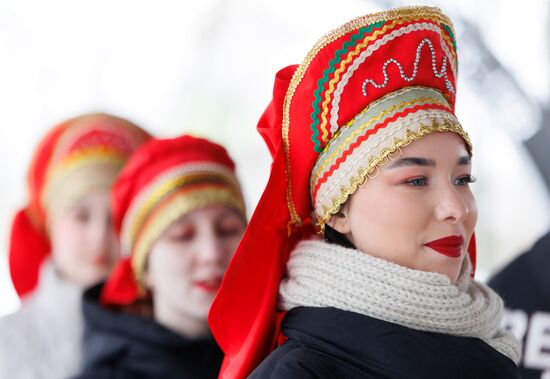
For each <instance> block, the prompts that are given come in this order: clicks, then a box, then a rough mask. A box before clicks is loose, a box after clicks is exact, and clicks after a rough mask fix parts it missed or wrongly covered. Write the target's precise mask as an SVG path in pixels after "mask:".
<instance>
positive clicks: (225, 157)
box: [101, 135, 246, 305]
mask: <svg viewBox="0 0 550 379" xmlns="http://www.w3.org/2000/svg"><path fill="white" fill-rule="evenodd" d="M112 203H113V220H114V225H115V229H116V231H117V233H118V235H119V236H120V239H121V243H122V254H123V258H122V259H121V260H120V262H119V263H118V264H117V266H116V267H115V269H114V270H113V272H112V274H111V276H110V277H109V279H108V280H107V283H106V284H105V286H104V288H103V292H102V294H101V302H102V303H103V304H117V305H126V304H131V303H132V302H134V301H135V300H137V299H138V298H140V297H142V296H144V295H145V291H144V288H143V285H142V284H143V283H142V282H141V277H142V275H143V272H144V270H145V265H146V261H147V255H148V253H149V250H150V248H151V247H152V244H153V243H154V242H155V241H156V239H157V238H159V237H160V235H161V234H162V233H163V231H164V230H166V228H167V227H168V226H170V225H171V224H172V223H173V222H175V221H176V220H177V219H179V218H180V217H182V216H183V215H184V214H186V213H187V212H190V211H192V210H194V209H197V208H203V207H208V206H214V205H224V206H228V207H231V208H234V209H235V210H236V211H237V212H239V214H241V215H242V216H243V219H244V218H245V217H246V213H245V206H244V200H243V197H242V194H241V190H240V186H239V183H238V181H237V178H236V176H235V164H234V163H233V160H232V159H231V158H230V157H229V154H228V153H227V151H226V150H225V149H224V148H223V147H222V146H221V145H218V144H216V143H214V142H211V141H208V140H206V139H203V138H197V137H192V136H190V135H183V136H181V137H178V138H172V139H153V140H151V141H149V142H148V143H146V144H144V145H143V146H142V147H141V148H140V149H138V151H136V153H135V154H134V156H133V157H132V158H130V160H129V161H128V164H127V165H126V166H125V167H124V169H123V170H122V173H121V174H120V176H119V178H118V179H117V181H116V183H115V185H114V187H113V201H112Z"/></svg>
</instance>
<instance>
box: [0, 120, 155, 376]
mask: <svg viewBox="0 0 550 379" xmlns="http://www.w3.org/2000/svg"><path fill="white" fill-rule="evenodd" d="M149 138H150V136H149V134H148V133H147V132H145V131H144V130H143V129H141V128H139V127H138V126H136V125H134V124H133V123H131V122H129V121H127V120H124V119H121V118H118V117H114V116H111V115H107V114H88V115H84V116H80V117H76V118H74V119H70V120H68V121H66V122H63V123H61V124H59V125H57V126H56V127H55V128H53V129H52V130H51V131H50V132H49V133H48V134H47V135H46V136H45V137H44V138H43V139H42V140H41V142H40V144H39V145H38V147H37V149H36V151H35V154H34V157H33V159H32V161H31V165H30V168H29V171H28V176H27V180H28V191H29V200H28V204H27V206H26V207H25V208H24V209H22V210H21V211H19V212H18V213H17V214H16V216H15V218H14V221H13V225H12V230H11V240H10V248H9V265H10V272H11V278H12V281H13V285H14V287H15V290H16V291H17V293H18V295H19V296H20V297H21V302H22V303H21V308H20V310H19V311H18V312H16V313H14V314H12V315H8V316H5V317H3V318H2V319H0V377H2V378H54V379H55V378H66V377H68V376H69V375H72V374H74V373H75V372H77V370H78V368H79V367H80V362H81V349H80V346H81V341H82V316H81V295H82V289H83V288H85V287H87V286H90V285H92V284H95V283H97V282H99V281H101V280H102V279H104V278H105V277H106V276H107V275H108V274H109V272H110V271H111V269H112V267H113V266H114V264H115V262H116V260H117V258H118V255H119V243H118V241H117V239H116V237H115V234H114V230H113V227H112V222H111V200H110V190H111V186H112V184H113V183H114V181H115V179H116V177H117V175H118V173H119V171H120V170H121V169H122V167H123V165H124V163H125V162H126V160H127V159H128V157H129V156H130V155H131V154H132V153H133V152H134V150H135V149H136V148H137V147H138V146H139V145H141V144H142V143H143V142H144V141H146V140H147V139H149Z"/></svg>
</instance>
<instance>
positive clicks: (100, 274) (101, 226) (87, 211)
mask: <svg viewBox="0 0 550 379" xmlns="http://www.w3.org/2000/svg"><path fill="white" fill-rule="evenodd" d="M49 228H50V240H51V244H52V255H53V260H54V264H55V266H56V268H57V270H58V271H59V272H60V273H61V274H62V275H63V276H64V277H65V278H67V279H69V280H70V281H72V282H73V283H76V284H77V285H79V286H81V287H87V286H90V285H93V284H96V283H98V282H100V281H101V280H103V279H104V278H105V277H106V276H107V275H108V274H109V272H110V271H111V268H112V267H113V265H114V263H115V262H116V259H117V258H118V255H119V244H118V240H117V238H116V236H115V233H114V230H113V225H112V221H111V200H110V194H109V192H108V191H95V192H90V193H88V194H86V195H84V196H82V197H81V198H79V199H78V200H77V201H75V202H74V203H73V204H71V205H69V206H67V207H66V208H64V209H60V210H58V211H52V214H51V215H50V218H49Z"/></svg>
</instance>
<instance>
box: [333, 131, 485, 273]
mask: <svg viewBox="0 0 550 379" xmlns="http://www.w3.org/2000/svg"><path fill="white" fill-rule="evenodd" d="M392 158H393V159H392V160H391V161H390V162H389V163H388V164H387V165H384V166H382V167H381V168H380V172H379V173H378V175H377V176H375V177H374V178H372V179H368V181H367V182H366V183H365V185H363V186H362V187H360V188H359V189H358V190H357V192H355V193H354V194H353V195H352V196H351V197H350V199H349V201H348V202H347V203H346V204H345V206H343V207H342V211H341V213H340V214H339V215H336V216H333V217H332V218H331V220H330V221H329V225H331V226H332V227H333V228H334V229H336V230H337V231H339V232H340V233H342V234H344V235H346V237H347V238H348V239H349V240H350V241H351V242H352V243H353V244H354V245H355V246H356V247H357V248H358V249H359V250H361V251H363V252H366V253H368V254H370V255H373V256H376V257H379V258H382V259H385V260H388V261H391V262H394V263H397V264H399V265H402V266H405V267H409V268H412V269H416V270H422V271H428V272H438V273H441V274H444V275H446V276H447V277H449V279H450V280H451V282H453V283H454V282H455V281H456V279H457V278H458V275H459V273H460V269H461V266H462V261H463V259H464V257H465V256H466V254H467V247H468V243H469V241H470V238H471V237H472V234H473V232H474V227H475V224H476V221H477V207H476V202H475V199H474V196H473V194H472V191H471V190H470V185H469V184H470V183H471V182H472V177H471V169H472V167H471V162H470V158H469V155H468V152H467V150H466V147H465V144H464V141H463V140H462V138H461V137H460V136H458V135H457V134H455V133H451V132H444V133H431V134H428V135H426V136H424V137H422V138H420V139H418V140H416V141H414V142H412V143H411V144H410V145H408V146H406V147H404V148H403V149H402V152H401V153H399V154H398V155H395V156H394V157H392Z"/></svg>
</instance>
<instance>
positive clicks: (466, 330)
mask: <svg viewBox="0 0 550 379" xmlns="http://www.w3.org/2000/svg"><path fill="white" fill-rule="evenodd" d="M464 262H465V263H464V264H463V267H462V270H461V273H460V275H459V278H458V280H457V282H456V283H455V284H452V283H451V281H450V280H449V278H448V277H447V276H445V275H442V274H439V273H433V272H425V271H419V270H413V269H410V268H407V267H403V266H400V265H398V264H395V263H392V262H388V261H386V260H383V259H380V258H376V257H373V256H371V255H369V254H365V253H363V252H360V251H358V250H355V249H348V248H345V247H341V246H339V245H335V244H330V243H326V242H323V241H318V240H308V241H302V242H301V243H300V244H298V246H297V247H296V248H295V249H294V251H293V252H292V254H291V256H290V259H289V261H288V264H287V276H286V277H285V278H284V279H283V280H282V282H281V285H280V287H279V308H280V309H282V310H290V309H292V308H296V307H299V306H306V307H334V308H338V309H341V310H345V311H351V312H355V313H359V314H363V315H367V316H370V317H373V318H377V319H380V320H384V321H388V322H392V323H395V324H399V325H402V326H405V327H408V328H412V329H417V330H422V331H428V332H436V333H442V334H449V335H456V336H463V337H475V338H480V339H481V340H483V341H485V342H486V343H487V344H489V345H490V346H492V347H493V348H494V349H496V350H498V351H499V352H501V353H502V354H504V355H506V356H507V357H509V358H510V359H512V360H513V361H514V362H516V363H517V362H518V361H519V356H520V346H519V343H518V341H517V340H516V339H515V338H514V337H513V336H512V335H511V334H510V333H508V332H507V331H505V330H503V329H502V328H501V327H500V322H501V319H502V312H503V304H502V300H501V299H500V297H499V296H498V295H497V294H496V293H495V292H493V291H492V290H491V289H490V288H489V287H487V286H486V285H484V284H481V283H478V282H476V281H474V280H473V279H471V277H470V272H471V264H470V261H469V259H465V260H464Z"/></svg>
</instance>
